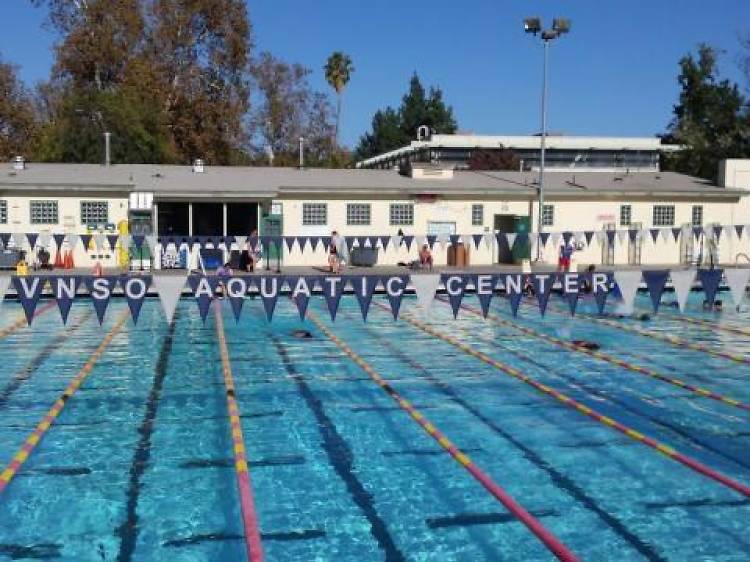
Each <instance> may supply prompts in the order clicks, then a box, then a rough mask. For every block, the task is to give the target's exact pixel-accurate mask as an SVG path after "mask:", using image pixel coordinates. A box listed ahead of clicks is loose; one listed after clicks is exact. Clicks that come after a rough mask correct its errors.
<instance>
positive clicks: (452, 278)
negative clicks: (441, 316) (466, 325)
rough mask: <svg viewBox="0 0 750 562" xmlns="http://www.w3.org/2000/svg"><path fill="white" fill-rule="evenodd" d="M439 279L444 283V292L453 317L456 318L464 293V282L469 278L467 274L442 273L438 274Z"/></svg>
mask: <svg viewBox="0 0 750 562" xmlns="http://www.w3.org/2000/svg"><path fill="white" fill-rule="evenodd" d="M440 280H441V281H442V282H443V284H444V285H445V292H446V294H447V295H448V301H449V302H450V305H451V309H452V310H453V318H457V317H458V309H459V308H461V301H462V300H463V298H464V293H466V282H467V281H468V280H469V276H468V275H456V274H452V273H444V274H442V275H441V276H440Z"/></svg>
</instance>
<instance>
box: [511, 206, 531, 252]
mask: <svg viewBox="0 0 750 562" xmlns="http://www.w3.org/2000/svg"><path fill="white" fill-rule="evenodd" d="M513 223H514V224H513V227H514V228H513V231H514V232H515V233H516V234H526V235H528V234H529V231H530V230H531V217H528V216H516V217H515V219H514V221H513ZM530 257H531V244H530V243H529V239H528V238H526V241H525V242H523V243H521V242H520V241H519V242H516V245H515V246H513V262H514V263H520V262H521V260H527V259H529V258H530Z"/></svg>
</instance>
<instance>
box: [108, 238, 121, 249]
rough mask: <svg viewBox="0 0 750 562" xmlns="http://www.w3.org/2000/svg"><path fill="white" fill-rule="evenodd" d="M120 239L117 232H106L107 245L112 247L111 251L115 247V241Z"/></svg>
mask: <svg viewBox="0 0 750 562" xmlns="http://www.w3.org/2000/svg"><path fill="white" fill-rule="evenodd" d="M119 239H120V237H119V236H118V235H117V234H107V242H109V247H110V248H111V249H112V251H113V252H114V251H115V248H116V247H117V241H118V240H119Z"/></svg>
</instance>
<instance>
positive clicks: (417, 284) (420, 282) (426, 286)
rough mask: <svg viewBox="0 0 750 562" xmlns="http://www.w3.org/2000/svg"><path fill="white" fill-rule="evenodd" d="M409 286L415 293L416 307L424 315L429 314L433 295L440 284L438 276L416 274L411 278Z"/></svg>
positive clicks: (433, 299) (433, 298)
mask: <svg viewBox="0 0 750 562" xmlns="http://www.w3.org/2000/svg"><path fill="white" fill-rule="evenodd" d="M411 284H412V286H413V287H414V291H415V292H416V293H417V306H419V307H420V308H421V309H422V311H423V312H424V313H425V314H429V312H430V309H431V308H432V303H433V302H434V301H435V293H436V292H437V288H438V285H439V284H440V275H433V274H417V275H412V276H411Z"/></svg>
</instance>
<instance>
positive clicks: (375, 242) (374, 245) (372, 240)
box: [367, 236, 385, 248]
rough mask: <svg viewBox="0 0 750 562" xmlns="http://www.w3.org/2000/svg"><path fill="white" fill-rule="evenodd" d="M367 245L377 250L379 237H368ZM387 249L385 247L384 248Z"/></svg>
mask: <svg viewBox="0 0 750 562" xmlns="http://www.w3.org/2000/svg"><path fill="white" fill-rule="evenodd" d="M367 243H368V244H369V245H370V248H377V247H378V237H377V236H368V237H367ZM383 247H384V248H385V246H383Z"/></svg>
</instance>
